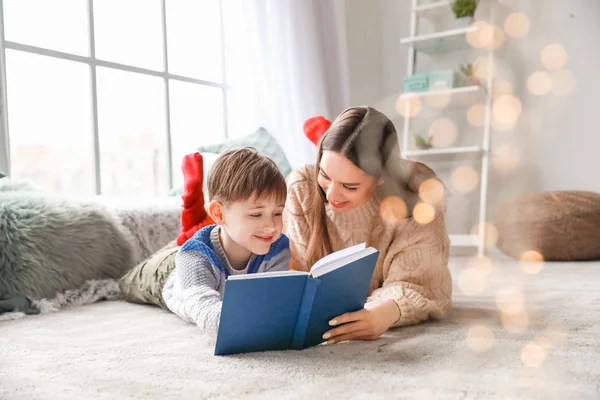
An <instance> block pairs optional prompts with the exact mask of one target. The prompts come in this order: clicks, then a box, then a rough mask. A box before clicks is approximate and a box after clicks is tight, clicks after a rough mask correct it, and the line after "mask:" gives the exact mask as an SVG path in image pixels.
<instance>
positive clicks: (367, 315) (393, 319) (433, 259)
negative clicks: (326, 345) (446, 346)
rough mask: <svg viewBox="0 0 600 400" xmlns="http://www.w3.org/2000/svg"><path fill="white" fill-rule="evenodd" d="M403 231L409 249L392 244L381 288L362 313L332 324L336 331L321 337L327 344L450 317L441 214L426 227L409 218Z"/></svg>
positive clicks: (397, 242)
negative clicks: (410, 236) (406, 236)
mask: <svg viewBox="0 0 600 400" xmlns="http://www.w3.org/2000/svg"><path fill="white" fill-rule="evenodd" d="M404 224H406V226H404V227H401V228H402V229H401V230H404V231H405V232H411V235H412V237H413V239H414V242H412V241H411V242H412V243H411V244H410V245H407V244H406V243H403V242H402V241H401V240H394V241H393V242H392V245H391V246H390V248H389V250H388V251H387V253H386V254H385V259H384V261H383V262H384V264H383V274H384V275H383V283H382V285H381V287H380V288H378V289H376V290H375V291H373V293H372V294H371V296H370V297H369V299H368V301H367V304H366V305H365V308H364V309H363V310H360V311H357V312H354V313H348V314H344V315H342V316H340V317H338V318H335V320H334V321H332V322H331V325H334V326H338V325H341V324H346V325H342V326H339V327H338V328H335V329H332V330H331V331H329V332H327V333H328V334H329V336H327V334H325V336H324V338H325V339H329V340H330V342H332V343H335V342H340V341H344V340H351V339H376V338H377V337H379V336H381V335H382V334H383V333H384V332H386V331H387V330H388V329H389V328H390V327H395V326H402V325H410V324H416V323H419V322H422V321H425V320H427V319H429V318H436V319H437V318H442V317H443V316H444V315H446V314H447V313H448V311H449V310H450V305H451V297H452V279H451V276H450V271H449V270H448V257H449V248H450V243H449V239H448V235H447V232H446V229H445V222H444V217H443V214H441V213H440V215H438V217H437V218H436V219H435V220H434V221H432V222H431V223H430V224H429V225H419V224H417V222H415V221H414V220H413V219H412V218H411V219H409V220H406V221H405V222H404Z"/></svg>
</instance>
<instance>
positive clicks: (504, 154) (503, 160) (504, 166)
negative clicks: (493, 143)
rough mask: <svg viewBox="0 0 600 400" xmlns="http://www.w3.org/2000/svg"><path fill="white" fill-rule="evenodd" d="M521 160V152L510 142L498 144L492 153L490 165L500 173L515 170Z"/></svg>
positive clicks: (503, 173)
mask: <svg viewBox="0 0 600 400" xmlns="http://www.w3.org/2000/svg"><path fill="white" fill-rule="evenodd" d="M520 162H521V153H520V152H519V151H518V150H517V149H516V148H514V147H513V146H511V145H510V144H507V143H505V144H502V145H500V146H498V148H497V149H495V150H494V151H493V153H492V165H493V166H494V168H495V169H496V170H497V171H498V172H499V173H500V174H502V175H507V174H510V173H512V172H515V171H516V170H517V168H518V167H519V163H520Z"/></svg>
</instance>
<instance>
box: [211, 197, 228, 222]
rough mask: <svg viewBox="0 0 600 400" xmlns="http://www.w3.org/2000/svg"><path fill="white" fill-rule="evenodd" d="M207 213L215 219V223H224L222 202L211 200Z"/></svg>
mask: <svg viewBox="0 0 600 400" xmlns="http://www.w3.org/2000/svg"><path fill="white" fill-rule="evenodd" d="M208 214H209V215H210V217H211V218H212V219H213V221H215V224H217V225H223V224H224V223H225V220H224V219H223V204H221V203H220V202H218V201H217V200H213V201H211V202H210V203H209V204H208Z"/></svg>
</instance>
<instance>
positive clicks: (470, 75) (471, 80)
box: [458, 63, 480, 86]
mask: <svg viewBox="0 0 600 400" xmlns="http://www.w3.org/2000/svg"><path fill="white" fill-rule="evenodd" d="M458 70H459V72H460V74H461V75H462V81H463V83H462V86H472V85H479V84H480V81H479V78H478V77H477V76H476V75H475V71H474V69H473V64H471V63H469V64H462V65H461V66H460V67H459V69H458Z"/></svg>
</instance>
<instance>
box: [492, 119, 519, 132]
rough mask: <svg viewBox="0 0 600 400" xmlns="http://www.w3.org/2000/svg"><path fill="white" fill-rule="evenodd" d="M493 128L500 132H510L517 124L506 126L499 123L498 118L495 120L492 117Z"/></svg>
mask: <svg viewBox="0 0 600 400" xmlns="http://www.w3.org/2000/svg"><path fill="white" fill-rule="evenodd" d="M491 125H492V128H494V130H495V131H498V132H509V131H511V130H513V129H514V128H515V126H516V124H515V123H511V124H506V123H503V122H500V121H498V120H497V119H496V118H494V116H492V124H491Z"/></svg>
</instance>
